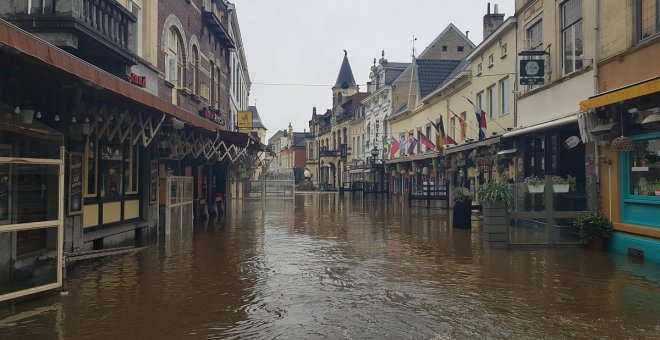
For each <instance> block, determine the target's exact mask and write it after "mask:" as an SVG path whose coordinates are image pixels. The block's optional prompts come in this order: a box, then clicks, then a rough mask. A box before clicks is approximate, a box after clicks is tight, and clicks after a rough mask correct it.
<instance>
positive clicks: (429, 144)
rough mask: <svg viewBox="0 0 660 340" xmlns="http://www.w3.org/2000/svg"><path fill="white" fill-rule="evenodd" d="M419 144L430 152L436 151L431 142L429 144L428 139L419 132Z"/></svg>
mask: <svg viewBox="0 0 660 340" xmlns="http://www.w3.org/2000/svg"><path fill="white" fill-rule="evenodd" d="M419 142H420V143H421V144H422V145H424V146H425V147H427V148H429V149H431V150H436V149H437V147H436V146H435V144H433V142H431V140H430V139H428V137H426V136H425V135H424V134H423V133H421V132H420V133H419Z"/></svg>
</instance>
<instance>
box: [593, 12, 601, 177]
mask: <svg viewBox="0 0 660 340" xmlns="http://www.w3.org/2000/svg"><path fill="white" fill-rule="evenodd" d="M599 50H600V0H594V44H593V52H592V53H593V54H592V58H593V63H592V66H591V67H592V72H593V79H594V95H596V94H598V51H599ZM599 139H600V138H596V140H595V141H594V159H595V161H594V162H595V163H596V186H597V187H596V189H599V188H598V186H599V185H600V145H599V142H600V141H599Z"/></svg>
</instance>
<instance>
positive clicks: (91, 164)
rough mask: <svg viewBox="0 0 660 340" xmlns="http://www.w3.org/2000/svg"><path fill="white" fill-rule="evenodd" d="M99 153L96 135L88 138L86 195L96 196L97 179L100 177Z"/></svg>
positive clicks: (86, 150)
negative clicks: (97, 156)
mask: <svg viewBox="0 0 660 340" xmlns="http://www.w3.org/2000/svg"><path fill="white" fill-rule="evenodd" d="M97 154H98V141H97V140H96V138H95V137H94V136H90V137H89V138H88V139H87V147H86V148H85V159H87V162H86V163H85V173H86V174H87V181H86V183H85V188H86V189H85V197H94V196H96V188H97V184H96V179H97V178H98V162H97V158H96V155H97Z"/></svg>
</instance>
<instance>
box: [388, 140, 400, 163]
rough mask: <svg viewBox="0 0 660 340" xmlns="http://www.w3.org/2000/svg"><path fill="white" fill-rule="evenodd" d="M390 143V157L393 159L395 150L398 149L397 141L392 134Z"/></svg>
mask: <svg viewBox="0 0 660 340" xmlns="http://www.w3.org/2000/svg"><path fill="white" fill-rule="evenodd" d="M390 144H391V145H392V148H391V149H390V159H394V156H395V155H396V152H397V151H399V141H397V140H396V138H394V136H392V140H391V142H390Z"/></svg>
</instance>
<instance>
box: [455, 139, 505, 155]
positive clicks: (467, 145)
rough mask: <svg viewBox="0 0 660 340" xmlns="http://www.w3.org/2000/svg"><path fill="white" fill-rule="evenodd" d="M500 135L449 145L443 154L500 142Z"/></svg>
mask: <svg viewBox="0 0 660 340" xmlns="http://www.w3.org/2000/svg"><path fill="white" fill-rule="evenodd" d="M500 138H501V137H493V138H488V139H484V140H480V141H476V142H470V143H465V144H461V145H459V146H455V147H451V148H448V149H445V152H444V154H445V155H451V154H452V153H457V152H461V151H466V150H472V149H474V148H478V147H480V146H486V145H492V144H496V143H499V142H500Z"/></svg>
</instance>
